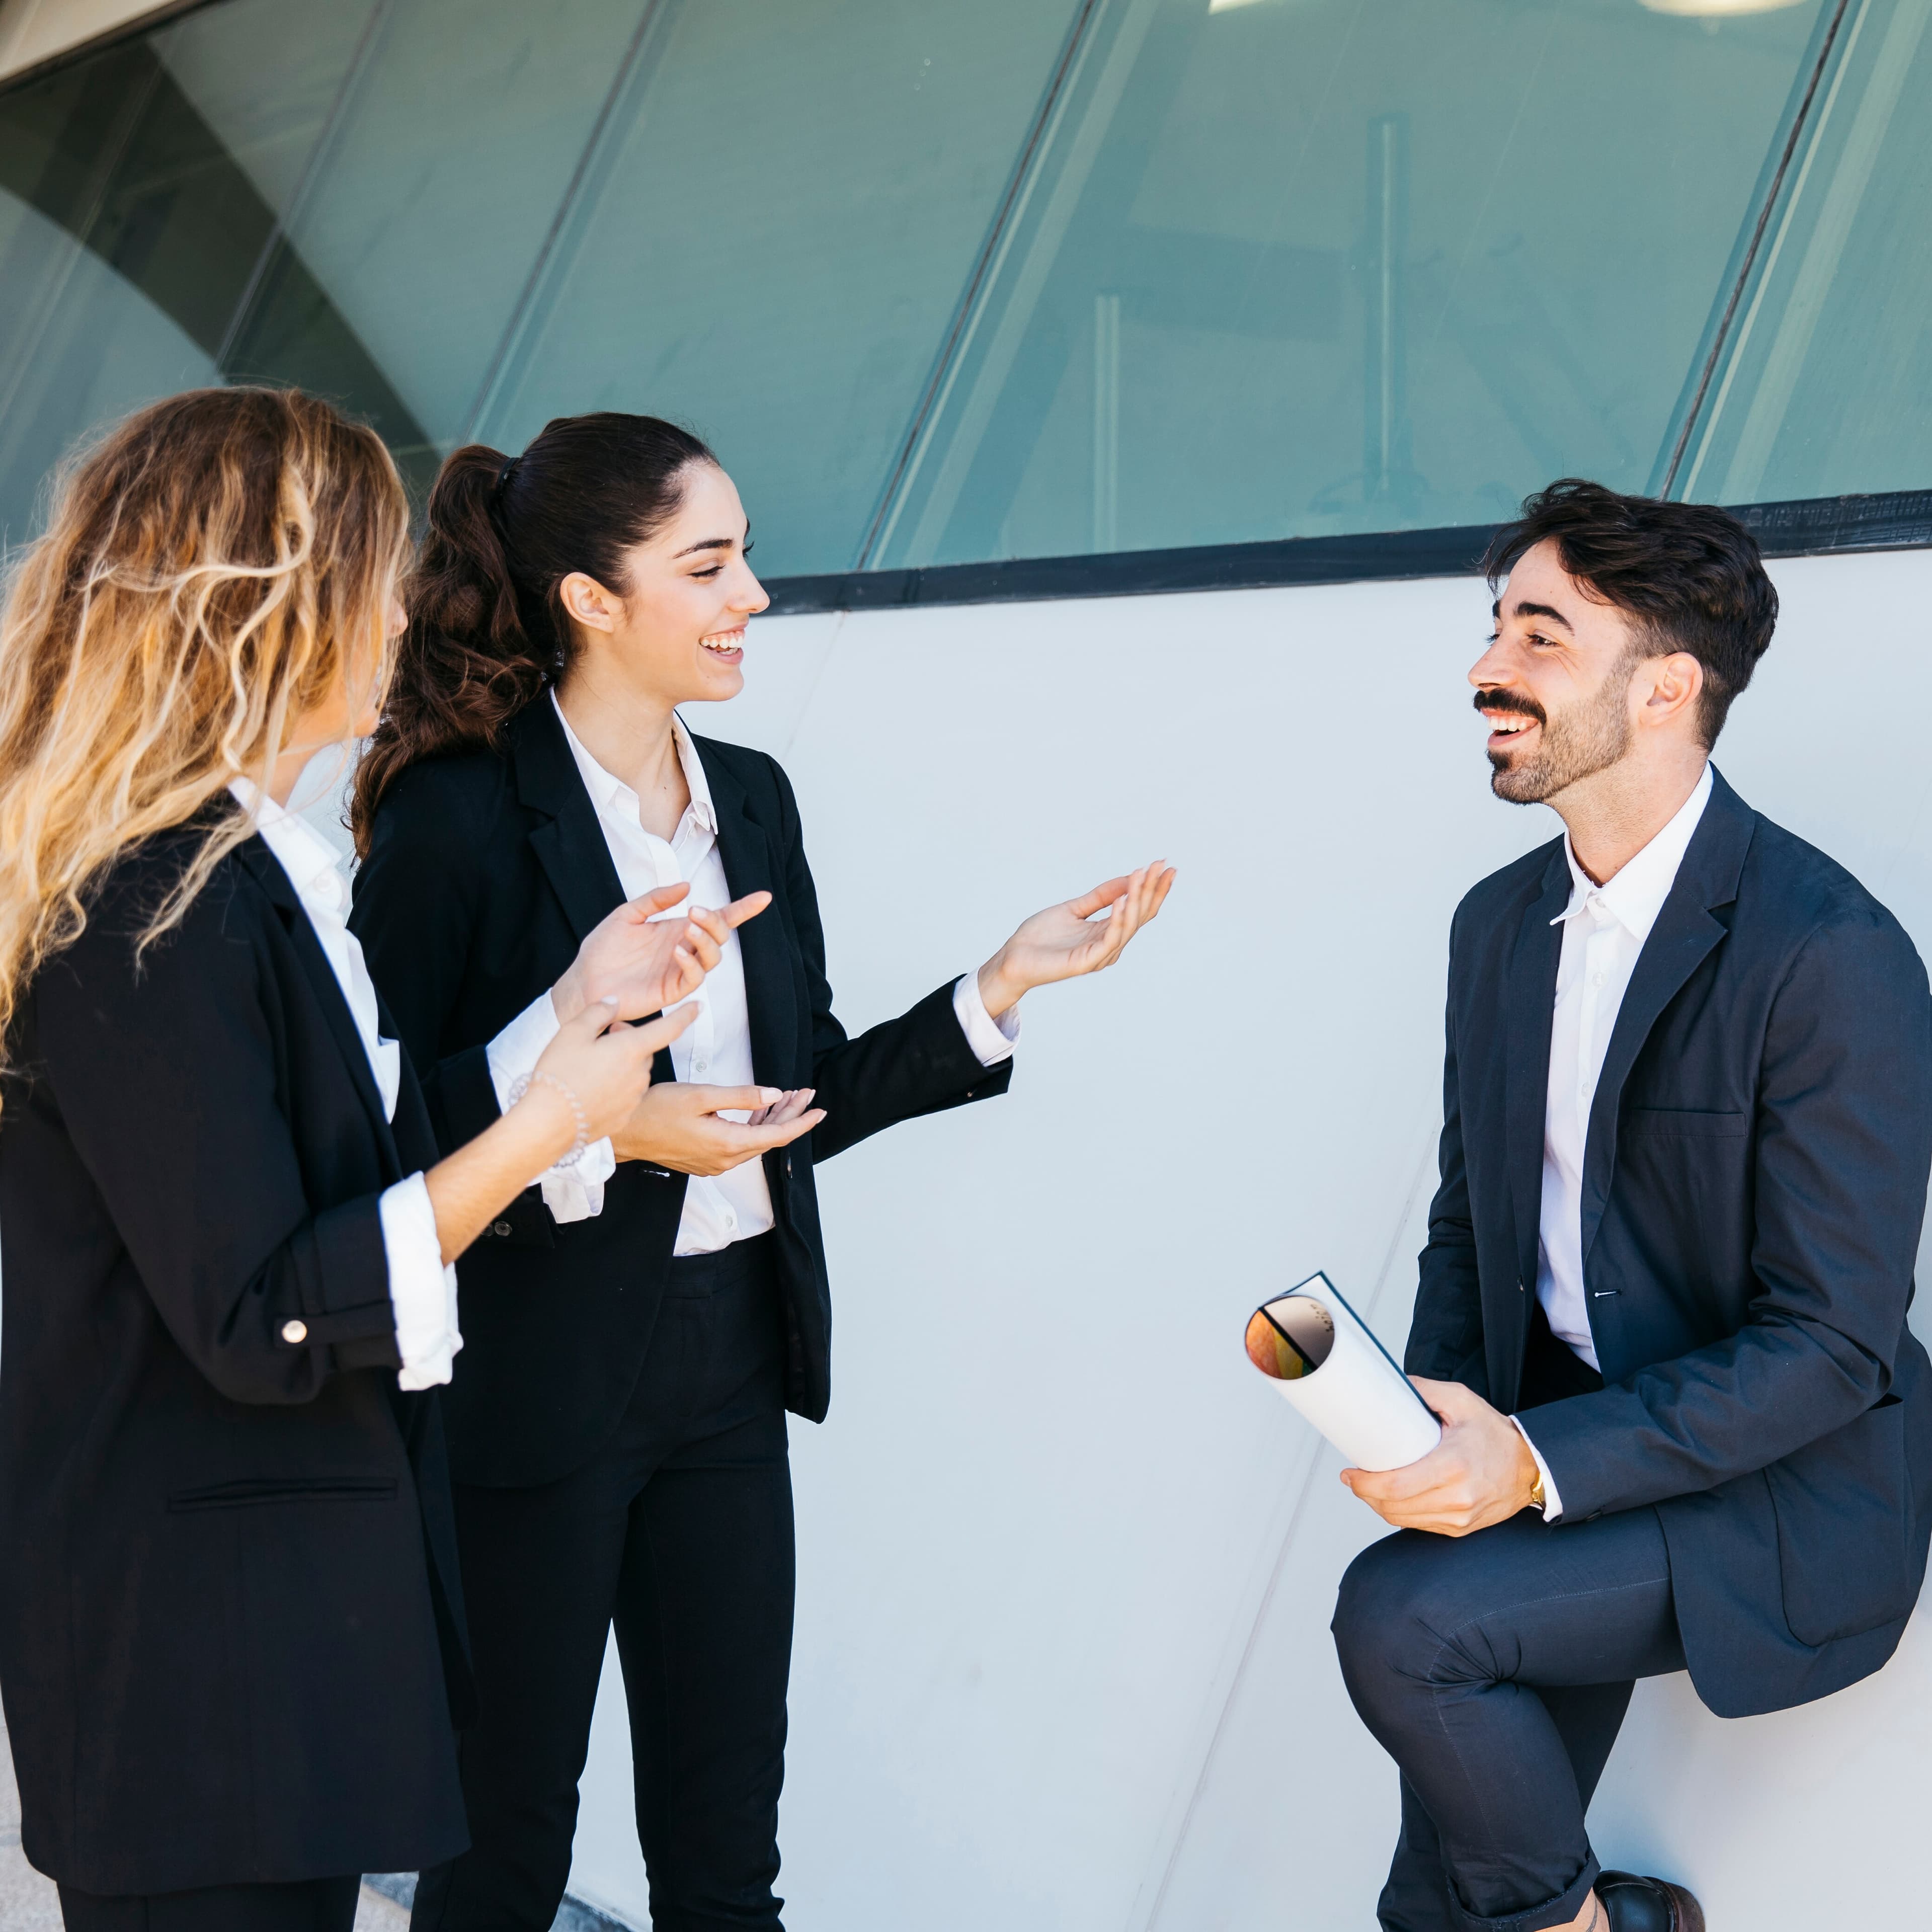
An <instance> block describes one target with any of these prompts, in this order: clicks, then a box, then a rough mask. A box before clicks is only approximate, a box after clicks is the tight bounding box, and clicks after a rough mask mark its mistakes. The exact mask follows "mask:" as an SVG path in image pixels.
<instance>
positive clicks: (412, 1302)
mask: <svg viewBox="0 0 1932 1932" xmlns="http://www.w3.org/2000/svg"><path fill="white" fill-rule="evenodd" d="M376 1205H377V1213H378V1214H380V1217H381V1218H382V1223H383V1253H384V1254H385V1255H386V1256H387V1257H388V1259H389V1305H390V1307H392V1308H393V1309H394V1310H395V1316H396V1352H397V1353H398V1355H401V1357H402V1358H403V1366H402V1370H401V1373H399V1374H398V1376H397V1378H396V1379H397V1381H398V1382H399V1383H401V1385H402V1386H403V1387H404V1388H406V1389H426V1388H434V1387H435V1386H436V1385H437V1383H439V1382H448V1381H449V1378H450V1371H451V1368H452V1364H454V1363H455V1359H456V1352H457V1350H458V1349H460V1348H461V1347H462V1346H463V1337H462V1336H461V1335H460V1334H458V1332H457V1327H456V1271H455V1269H454V1268H445V1267H444V1266H443V1241H442V1238H441V1237H440V1235H438V1234H437V1231H436V1209H435V1208H434V1206H433V1205H431V1201H430V1198H429V1185H428V1183H427V1182H426V1181H425V1180H424V1179H423V1178H422V1175H420V1174H413V1175H410V1178H409V1179H408V1180H407V1181H398V1182H397V1183H396V1184H395V1187H391V1188H387V1189H386V1190H384V1191H383V1197H382V1199H380V1201H379V1202H377V1204H376Z"/></svg>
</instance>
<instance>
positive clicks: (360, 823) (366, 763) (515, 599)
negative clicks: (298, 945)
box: [350, 443, 557, 853]
mask: <svg viewBox="0 0 1932 1932" xmlns="http://www.w3.org/2000/svg"><path fill="white" fill-rule="evenodd" d="M515 471H516V465H515V463H514V459H511V460H506V459H505V458H504V457H503V456H502V454H501V453H500V452H498V451H496V450H493V449H489V448H487V447H486V446H484V444H482V443H469V444H466V445H465V446H464V447H463V448H462V449H459V450H457V451H455V452H454V453H453V454H452V455H451V456H450V457H449V459H448V460H446V462H445V463H444V464H443V468H442V469H441V470H440V472H438V473H437V479H436V487H434V489H433V490H431V492H430V498H429V518H428V521H429V529H428V535H426V536H425V538H424V540H423V546H422V552H421V553H420V555H419V556H418V558H417V560H416V568H415V569H414V570H413V571H411V572H410V579H409V582H408V583H407V586H405V589H404V601H405V604H406V605H407V608H408V610H409V614H410V622H409V628H408V630H407V631H405V632H404V635H403V637H402V640H401V643H400V644H399V645H398V648H397V655H396V664H395V671H394V673H392V676H391V679H390V683H389V696H388V700H387V701H386V703H385V704H384V705H383V718H382V721H381V723H380V724H378V725H377V727H376V733H375V736H374V737H373V738H372V739H371V740H370V742H369V748H368V751H367V753H366V754H365V756H364V757H363V760H362V763H361V765H360V766H359V767H358V768H357V770H356V787H355V793H354V796H353V800H352V802H351V805H350V826H351V829H353V832H354V833H355V837H356V850H357V851H358V852H359V853H367V851H368V844H369V835H370V831H371V825H372V823H373V821H374V817H375V814H376V807H377V805H378V804H379V803H380V802H381V799H382V796H383V793H384V792H386V790H388V789H389V785H390V784H391V782H392V781H393V780H394V778H395V776H396V775H397V774H398V772H401V770H403V769H404V767H405V766H409V765H413V764H414V763H416V760H418V759H419V758H427V757H434V756H435V755H436V754H437V753H438V752H440V751H458V750H460V749H462V748H464V747H466V746H469V745H496V743H498V742H499V741H500V739H501V736H502V730H503V727H504V726H505V724H507V723H508V721H510V719H511V718H513V717H514V716H515V715H516V714H517V712H519V711H520V710H521V709H523V706H525V705H526V704H527V703H529V701H530V700H531V699H532V698H533V697H535V696H536V695H537V694H538V692H539V691H541V690H542V688H543V687H544V682H545V680H546V679H547V678H548V677H549V676H550V675H551V673H552V671H553V667H554V665H555V662H556V651H557V645H556V637H555V635H554V632H553V626H552V625H551V623H550V619H549V613H548V612H547V611H546V610H544V609H543V607H542V606H541V604H539V605H538V606H537V607H536V609H535V610H534V611H532V612H530V613H529V614H528V617H526V609H525V604H526V599H525V598H523V597H522V596H520V595H519V593H518V591H517V583H516V579H515V577H514V575H513V574H512V572H511V565H510V558H509V552H508V546H507V544H506V542H505V536H504V511H505V505H504V502H503V499H504V497H505V495H506V494H507V493H508V490H510V489H511V488H512V487H514V483H515V480H516V477H515ZM529 617H533V618H534V619H535V622H534V624H532V623H530V622H529ZM532 629H536V630H538V631H541V633H542V635H541V636H538V637H532V635H531V631H532Z"/></svg>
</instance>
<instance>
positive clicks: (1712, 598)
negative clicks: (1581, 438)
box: [1483, 476, 1778, 749]
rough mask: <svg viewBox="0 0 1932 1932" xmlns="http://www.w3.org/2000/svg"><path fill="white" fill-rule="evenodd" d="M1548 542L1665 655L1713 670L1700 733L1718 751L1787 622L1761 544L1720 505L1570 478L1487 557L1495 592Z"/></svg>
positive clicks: (1538, 501)
mask: <svg viewBox="0 0 1932 1932" xmlns="http://www.w3.org/2000/svg"><path fill="white" fill-rule="evenodd" d="M1546 540H1548V541H1552V542H1553V543H1555V544H1556V551H1557V554H1558V556H1560V557H1561V558H1562V560H1563V568H1565V570H1567V571H1568V572H1569V573H1570V574H1571V576H1572V577H1576V578H1578V579H1579V580H1580V581H1582V582H1583V583H1586V584H1588V585H1589V587H1590V589H1592V590H1593V591H1594V592H1595V593H1596V594H1597V595H1598V596H1599V597H1601V598H1603V599H1604V601H1606V602H1607V603H1610V604H1615V605H1616V607H1617V608H1618V609H1619V610H1627V611H1628V612H1629V613H1630V614H1631V616H1633V617H1634V618H1636V619H1637V622H1638V625H1639V627H1640V629H1641V630H1642V631H1644V632H1645V633H1647V634H1648V636H1649V638H1650V639H1651V640H1652V641H1654V642H1655V646H1656V655H1663V654H1664V652H1668V651H1688V652H1690V653H1691V655H1692V656H1693V657H1694V658H1696V659H1697V661H1698V662H1699V663H1700V664H1702V665H1703V667H1704V691H1703V696H1702V697H1701V698H1700V700H1699V702H1698V708H1697V725H1698V730H1699V733H1700V735H1701V736H1702V737H1703V740H1704V743H1705V745H1706V748H1707V749H1708V748H1709V747H1710V746H1711V745H1715V743H1716V742H1718V733H1719V732H1720V731H1721V730H1723V729H1724V714H1725V713H1726V712H1728V711H1729V710H1730V708H1731V700H1732V699H1733V698H1734V697H1736V696H1737V694H1738V693H1739V691H1742V690H1743V689H1744V688H1745V685H1748V683H1750V682H1751V673H1752V672H1753V671H1754V670H1756V669H1757V661H1758V659H1759V658H1761V657H1763V655H1764V654H1765V652H1766V649H1768V648H1769V646H1770V643H1771V634H1772V631H1773V630H1774V629H1775V628H1776V627H1777V624H1778V592H1776V591H1775V589H1772V583H1771V579H1770V578H1769V577H1767V576H1766V574H1764V561H1763V558H1762V557H1761V556H1760V555H1759V553H1758V547H1757V538H1755V537H1754V536H1753V535H1751V532H1750V531H1749V530H1748V529H1745V526H1744V525H1743V524H1742V523H1739V521H1738V520H1737V518H1736V517H1734V516H1733V515H1731V514H1730V512H1729V511H1725V510H1720V509H1717V508H1714V507H1713V506H1712V505H1709V504H1708V503H1666V502H1659V501H1658V499H1656V498H1655V497H1654V496H1619V494H1618V493H1616V490H1607V489H1605V488H1604V486H1603V485H1602V484H1601V483H1590V482H1586V481H1584V480H1583V478H1581V477H1578V476H1565V477H1562V478H1559V480H1558V481H1556V482H1554V483H1553V484H1550V487H1549V488H1548V489H1547V490H1538V491H1537V493H1535V496H1526V497H1525V498H1524V499H1523V514H1522V515H1521V516H1520V517H1518V518H1517V520H1516V521H1515V522H1514V523H1505V524H1504V526H1502V529H1499V530H1498V531H1497V532H1496V535H1495V537H1494V538H1493V540H1492V541H1491V542H1490V547H1489V549H1488V550H1487V552H1486V553H1484V557H1483V574H1484V576H1486V577H1487V578H1488V579H1489V580H1490V589H1491V591H1492V592H1493V591H1494V590H1495V589H1496V586H1497V585H1498V583H1500V582H1501V580H1502V579H1503V578H1504V577H1507V576H1508V574H1509V573H1510V572H1511V571H1512V570H1514V568H1516V565H1517V560H1518V559H1520V557H1522V556H1523V555H1524V554H1525V553H1526V552H1528V551H1529V550H1533V549H1535V547H1536V546H1537V545H1538V544H1540V543H1542V542H1544V541H1546Z"/></svg>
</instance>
